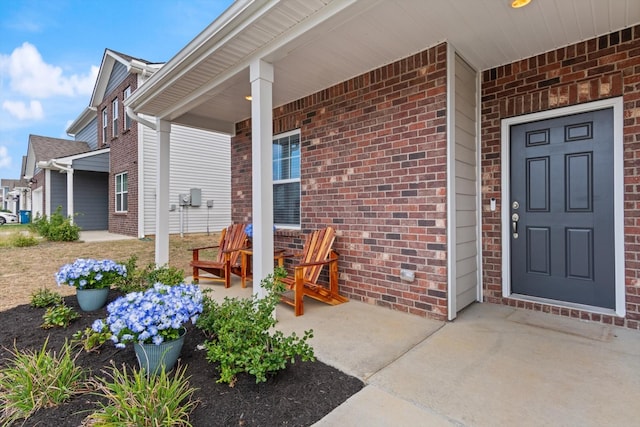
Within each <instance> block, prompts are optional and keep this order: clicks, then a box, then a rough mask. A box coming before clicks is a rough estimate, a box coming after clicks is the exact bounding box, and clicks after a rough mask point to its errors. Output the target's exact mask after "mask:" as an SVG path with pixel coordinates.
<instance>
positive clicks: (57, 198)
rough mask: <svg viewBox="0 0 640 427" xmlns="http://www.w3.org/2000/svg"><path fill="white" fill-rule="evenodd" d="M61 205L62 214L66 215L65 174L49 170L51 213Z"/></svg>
mask: <svg viewBox="0 0 640 427" xmlns="http://www.w3.org/2000/svg"><path fill="white" fill-rule="evenodd" d="M58 206H62V215H64V216H65V217H66V216H67V174H66V173H59V172H57V171H51V210H50V212H51V213H55V211H56V209H58Z"/></svg>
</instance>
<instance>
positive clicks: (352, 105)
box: [231, 44, 447, 319]
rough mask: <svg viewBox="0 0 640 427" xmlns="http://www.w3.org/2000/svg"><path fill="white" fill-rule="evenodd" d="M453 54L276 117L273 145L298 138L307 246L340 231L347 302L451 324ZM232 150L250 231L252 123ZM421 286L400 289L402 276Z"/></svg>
mask: <svg viewBox="0 0 640 427" xmlns="http://www.w3.org/2000/svg"><path fill="white" fill-rule="evenodd" d="M446 51H447V49H446V45H445V44H441V45H439V46H437V47H434V48H430V49H428V50H426V51H424V52H421V53H418V54H416V55H414V56H411V57H409V58H405V59H403V60H400V61H398V62H395V63H393V64H390V65H387V66H384V67H381V68H379V69H376V70H373V71H371V72H369V73H366V74H363V75H360V76H358V77H356V78H353V79H351V80H349V81H346V82H343V83H340V84H338V85H335V86H333V87H330V88H327V89H326V90H323V91H321V92H318V93H315V94H313V95H310V96H308V97H306V98H303V99H300V100H298V101H295V102H293V103H290V104H287V105H284V106H281V107H278V108H276V109H275V110H274V130H273V132H274V135H277V134H280V133H283V132H287V131H291V130H294V129H300V134H301V143H302V154H301V187H302V189H301V193H302V194H301V226H302V230H301V231H300V232H298V231H295V232H292V231H286V232H285V231H279V232H278V233H277V235H276V246H278V247H297V248H299V247H301V245H302V244H303V242H304V235H305V234H306V233H308V232H309V231H310V230H314V229H318V228H321V227H324V226H328V225H331V226H333V227H334V228H335V229H336V231H337V235H338V237H337V240H336V244H335V249H336V250H337V251H338V252H339V253H340V264H339V269H340V291H341V293H343V294H344V295H346V296H348V297H349V298H350V299H353V300H361V301H365V302H368V303H372V304H377V305H380V306H386V307H391V308H393V309H396V310H400V311H405V312H410V313H414V314H419V315H422V316H426V315H429V316H432V317H435V318H439V319H445V318H446V316H447V268H446V261H447V259H446V251H447V246H446V226H447V224H446V161H447V152H446ZM236 130H237V131H236V136H235V137H234V138H233V140H232V161H233V165H234V167H233V168H232V184H231V185H232V199H233V207H232V219H233V220H234V221H235V222H249V221H250V220H251V122H250V120H247V121H244V122H241V123H238V124H237V127H236ZM401 268H405V269H409V270H412V271H415V281H414V282H413V283H407V282H403V281H401V280H400V269H401Z"/></svg>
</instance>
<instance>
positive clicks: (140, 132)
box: [125, 106, 157, 238]
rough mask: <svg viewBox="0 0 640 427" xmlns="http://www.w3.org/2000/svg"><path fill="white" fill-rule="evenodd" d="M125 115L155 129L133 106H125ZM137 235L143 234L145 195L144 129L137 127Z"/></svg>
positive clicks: (154, 125)
mask: <svg viewBox="0 0 640 427" xmlns="http://www.w3.org/2000/svg"><path fill="white" fill-rule="evenodd" d="M125 111H126V114H127V116H129V118H131V120H134V121H135V122H137V123H139V124H141V125H143V126H145V127H148V128H150V129H152V130H154V131H155V130H156V129H157V126H156V124H155V123H154V122H152V121H150V120H147V119H145V118H143V117H142V116H140V115H139V114H138V113H136V112H135V111H133V108H131V107H129V106H127V107H126V108H125ZM137 144H138V237H140V238H142V237H144V236H145V230H144V229H145V220H144V217H145V215H146V213H145V205H144V197H145V194H144V192H145V186H144V180H145V175H144V131H143V129H142V128H140V127H138V141H137Z"/></svg>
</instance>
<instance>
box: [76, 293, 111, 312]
mask: <svg viewBox="0 0 640 427" xmlns="http://www.w3.org/2000/svg"><path fill="white" fill-rule="evenodd" d="M76 297H77V298H78V304H79V305H80V308H81V309H82V311H95V310H99V309H101V308H102V307H104V305H105V304H106V303H107V298H108V297H109V288H103V289H76Z"/></svg>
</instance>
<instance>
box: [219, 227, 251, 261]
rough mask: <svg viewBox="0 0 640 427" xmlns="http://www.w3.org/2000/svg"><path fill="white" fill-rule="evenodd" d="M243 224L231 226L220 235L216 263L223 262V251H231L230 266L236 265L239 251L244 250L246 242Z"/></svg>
mask: <svg viewBox="0 0 640 427" xmlns="http://www.w3.org/2000/svg"><path fill="white" fill-rule="evenodd" d="M245 227H246V225H245V224H231V225H230V226H229V227H227V228H226V229H224V230H222V233H220V248H219V250H218V257H217V259H216V261H218V262H224V251H231V250H233V251H234V252H232V253H231V265H235V264H237V263H238V257H239V256H240V252H239V249H244V248H245V245H246V242H247V233H246V231H245Z"/></svg>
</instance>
